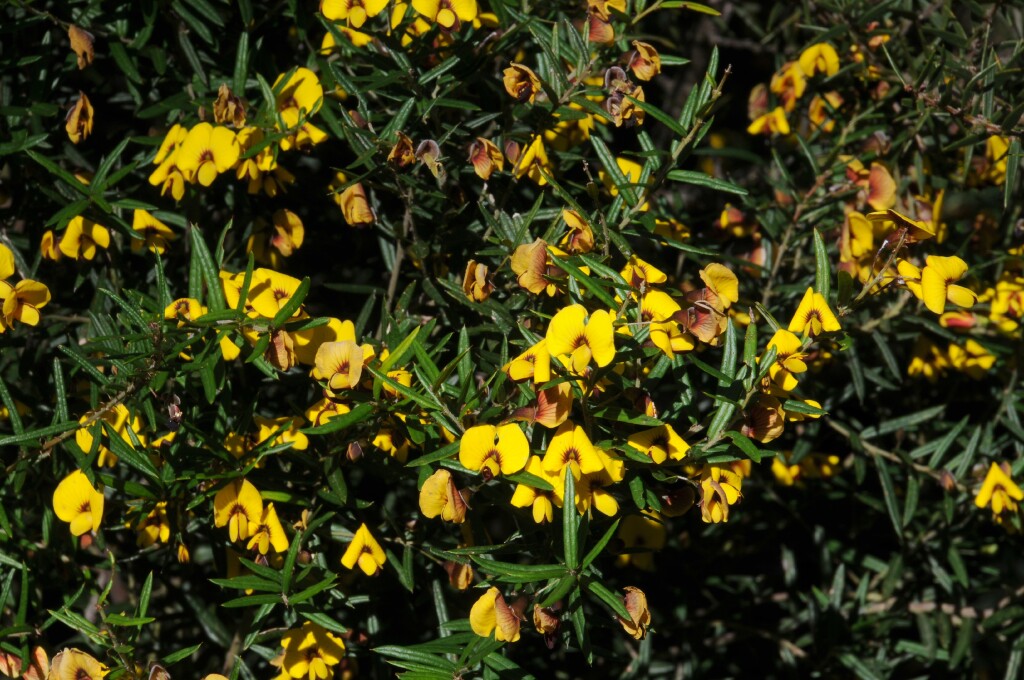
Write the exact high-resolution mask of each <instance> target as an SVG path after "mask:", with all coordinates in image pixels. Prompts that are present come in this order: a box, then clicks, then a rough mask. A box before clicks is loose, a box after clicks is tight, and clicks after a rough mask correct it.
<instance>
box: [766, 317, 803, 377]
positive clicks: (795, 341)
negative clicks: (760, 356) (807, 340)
mask: <svg viewBox="0 0 1024 680" xmlns="http://www.w3.org/2000/svg"><path fill="white" fill-rule="evenodd" d="M771 348H774V349H775V363H774V364H772V366H771V368H770V369H769V372H768V375H769V376H770V377H771V379H772V380H774V381H775V384H776V385H778V386H779V387H780V388H781V389H783V390H785V391H786V392H792V391H793V390H795V389H796V387H797V378H796V374H798V373H804V372H806V371H807V364H805V363H804V358H805V357H806V356H807V355H806V354H805V353H803V352H802V351H801V348H802V343H801V342H800V338H798V337H797V336H796V334H794V333H792V332H791V331H787V330H786V329H784V328H780V329H779V330H777V331H775V335H773V336H772V339H771V340H769V341H768V349H771Z"/></svg>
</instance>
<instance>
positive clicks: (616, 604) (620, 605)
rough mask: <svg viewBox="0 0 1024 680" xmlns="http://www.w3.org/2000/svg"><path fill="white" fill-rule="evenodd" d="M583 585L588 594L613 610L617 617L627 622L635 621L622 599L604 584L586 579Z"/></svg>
mask: <svg viewBox="0 0 1024 680" xmlns="http://www.w3.org/2000/svg"><path fill="white" fill-rule="evenodd" d="M583 583H584V587H585V588H586V590H587V592H588V593H590V594H591V595H593V596H594V597H596V598H597V599H598V600H600V601H601V602H602V603H604V605H605V606H607V607H608V608H609V609H611V610H612V612H613V613H615V614H616V615H617V616H619V617H621V618H623V619H626V620H627V621H632V620H633V617H631V616H630V615H629V611H628V610H627V609H626V605H625V603H624V602H623V601H622V598H621V597H620V596H618V595H616V594H615V593H613V592H612V591H610V590H609V589H608V588H607V587H605V585H604V584H603V583H601V582H600V581H597V580H594V579H586V580H584V582H583Z"/></svg>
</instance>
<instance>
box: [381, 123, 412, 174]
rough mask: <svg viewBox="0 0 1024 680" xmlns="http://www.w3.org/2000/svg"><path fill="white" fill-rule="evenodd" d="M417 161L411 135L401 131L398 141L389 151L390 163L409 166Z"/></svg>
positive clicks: (397, 165)
mask: <svg viewBox="0 0 1024 680" xmlns="http://www.w3.org/2000/svg"><path fill="white" fill-rule="evenodd" d="M415 162H416V151H415V149H413V147H412V140H411V139H410V138H409V135H407V134H405V133H404V132H401V131H399V133H398V141H397V142H395V144H394V146H392V147H391V151H389V152H388V163H391V164H392V165H394V166H396V167H399V168H407V167H409V166H410V165H412V164H413V163H415Z"/></svg>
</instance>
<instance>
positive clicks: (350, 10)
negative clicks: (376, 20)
mask: <svg viewBox="0 0 1024 680" xmlns="http://www.w3.org/2000/svg"><path fill="white" fill-rule="evenodd" d="M387 6H388V0H321V1H320V13H321V14H323V15H324V16H325V17H327V18H328V19H330V20H331V21H345V22H347V23H348V25H349V26H351V27H352V28H361V27H362V25H363V24H364V23H366V19H367V18H369V17H375V16H377V15H378V14H380V13H381V12H383V11H384V9H385V8H386V7H387Z"/></svg>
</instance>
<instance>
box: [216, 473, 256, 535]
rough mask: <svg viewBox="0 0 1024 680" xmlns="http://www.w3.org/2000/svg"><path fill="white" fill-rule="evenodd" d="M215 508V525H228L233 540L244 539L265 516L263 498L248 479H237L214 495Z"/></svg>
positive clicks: (252, 532) (253, 531) (251, 533)
mask: <svg viewBox="0 0 1024 680" xmlns="http://www.w3.org/2000/svg"><path fill="white" fill-rule="evenodd" d="M213 510H214V515H213V523H214V525H215V526H218V527H223V526H227V527H228V534H229V535H230V536H231V540H232V541H244V540H245V539H247V538H249V537H250V536H252V535H253V534H254V533H255V531H256V527H257V525H258V524H259V521H260V520H261V519H262V518H263V499H262V498H261V497H260V492H259V491H258V490H257V489H256V487H255V486H253V485H252V484H250V483H249V482H248V481H247V480H245V479H236V480H234V481H233V482H231V483H229V484H228V485H227V486H225V487H224V488H223V489H221V490H220V491H218V492H217V495H216V496H214V497H213Z"/></svg>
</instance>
